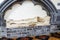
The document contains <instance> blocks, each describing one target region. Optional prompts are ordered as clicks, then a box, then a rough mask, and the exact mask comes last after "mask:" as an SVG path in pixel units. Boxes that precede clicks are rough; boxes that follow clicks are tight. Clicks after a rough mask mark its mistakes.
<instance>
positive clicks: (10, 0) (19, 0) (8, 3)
mask: <svg viewBox="0 0 60 40" xmlns="http://www.w3.org/2000/svg"><path fill="white" fill-rule="evenodd" d="M23 1H24V0H8V1H5V2H4V3H3V5H2V6H1V9H0V14H1V15H0V17H1V18H0V19H1V20H0V22H1V23H0V26H4V27H6V20H5V19H4V16H5V12H6V11H7V10H8V9H11V7H12V5H14V4H15V3H20V4H22V3H23ZM32 2H33V3H34V5H37V4H38V5H40V4H42V7H44V10H46V11H47V12H48V13H49V14H48V15H49V16H50V17H51V19H50V24H55V22H56V13H57V10H56V8H55V7H54V5H53V4H52V3H51V2H50V1H47V0H32ZM36 3H37V4H36Z"/></svg>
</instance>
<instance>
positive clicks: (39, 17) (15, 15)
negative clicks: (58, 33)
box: [4, 1, 50, 28]
mask: <svg viewBox="0 0 60 40" xmlns="http://www.w3.org/2000/svg"><path fill="white" fill-rule="evenodd" d="M47 13H48V12H47V11H46V10H43V7H42V6H41V5H34V3H33V2H32V1H24V2H23V3H22V4H18V3H17V4H15V5H13V6H12V9H9V10H7V11H6V12H5V16H4V19H5V20H6V27H7V28H11V27H13V28H14V27H28V26H32V27H34V26H45V25H50V16H48V15H47Z"/></svg>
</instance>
